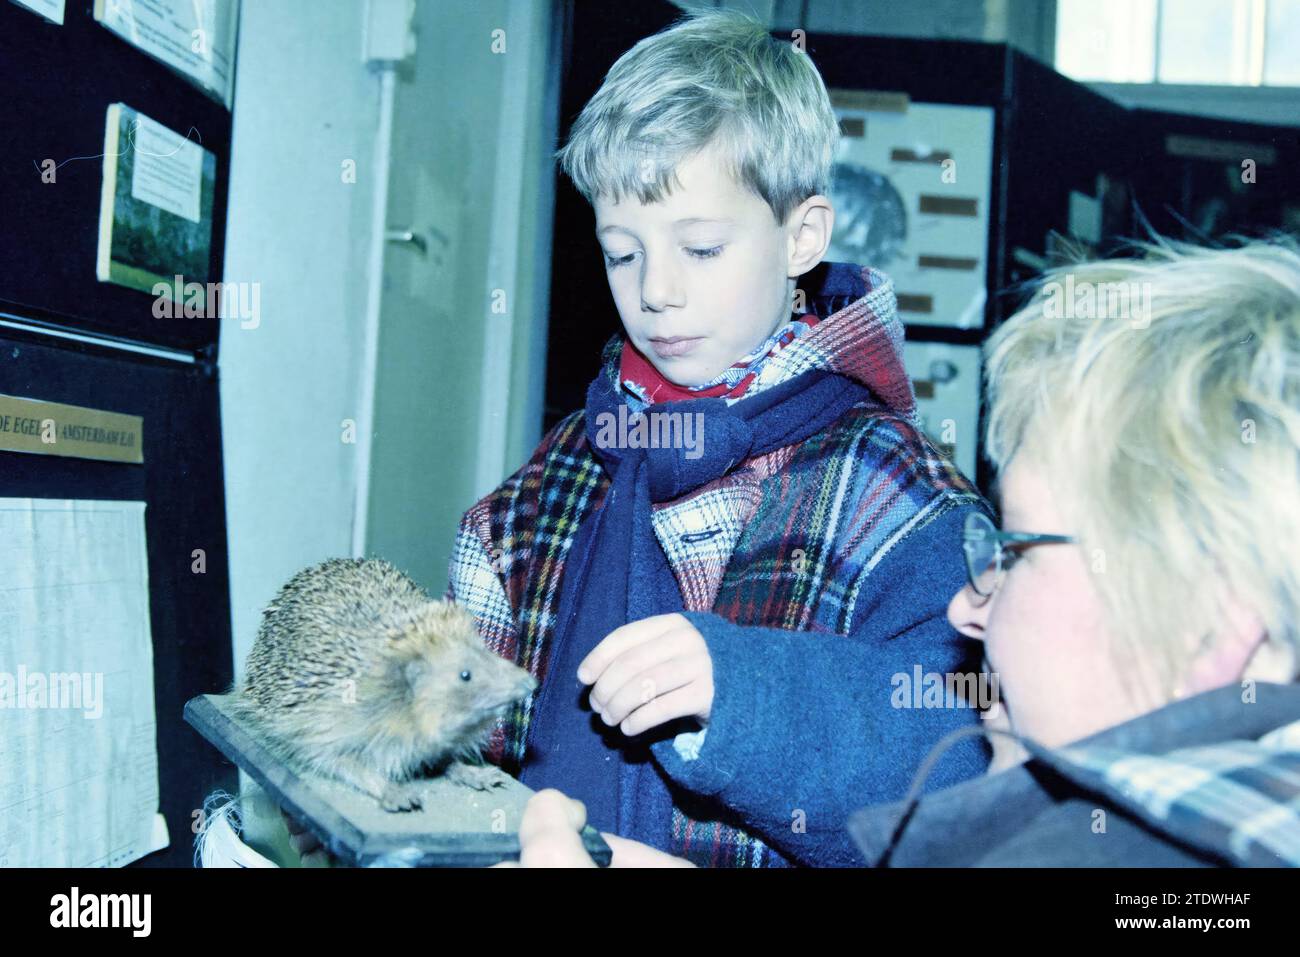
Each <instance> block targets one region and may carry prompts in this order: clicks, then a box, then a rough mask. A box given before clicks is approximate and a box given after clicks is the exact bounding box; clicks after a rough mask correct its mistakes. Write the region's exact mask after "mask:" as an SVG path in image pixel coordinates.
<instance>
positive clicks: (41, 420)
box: [0, 395, 144, 463]
mask: <svg viewBox="0 0 1300 957" xmlns="http://www.w3.org/2000/svg"><path fill="white" fill-rule="evenodd" d="M0 451H7V452H34V453H36V454H38V455H66V456H70V457H72V458H78V459H101V460H103V461H105V462H134V463H142V462H144V419H142V418H141V417H140V416H138V415H123V414H122V413H120V412H103V411H101V410H99V409H87V408H85V407H83V406H80V405H64V404H62V403H61V402H45V401H43V400H41V399H24V398H21V397H19V396H13V395H0Z"/></svg>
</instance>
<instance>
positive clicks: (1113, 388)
mask: <svg viewBox="0 0 1300 957" xmlns="http://www.w3.org/2000/svg"><path fill="white" fill-rule="evenodd" d="M1134 245H1135V246H1137V247H1139V249H1140V251H1141V252H1142V253H1143V256H1142V257H1141V258H1133V259H1112V260H1105V261H1099V262H1085V263H1078V264H1072V265H1066V266H1061V267H1059V268H1056V269H1052V270H1050V271H1049V272H1047V273H1046V274H1045V275H1044V276H1043V281H1042V282H1041V284H1039V285H1038V287H1037V290H1036V291H1035V293H1034V295H1033V298H1032V299H1031V300H1030V301H1029V303H1028V304H1027V305H1026V306H1025V307H1024V308H1022V309H1021V310H1020V311H1018V312H1017V313H1016V314H1015V315H1013V316H1012V317H1011V318H1010V319H1008V320H1007V321H1006V322H1005V323H1004V324H1003V325H1002V326H1001V327H1000V328H999V329H998V330H997V331H996V332H995V333H994V334H993V335H992V336H991V337H990V339H989V340H988V342H987V344H986V346H985V372H986V376H987V383H986V385H987V396H988V412H987V429H988V431H987V451H988V455H989V457H990V459H991V460H992V462H993V463H994V464H995V465H996V466H997V467H998V468H999V469H1002V468H1004V467H1005V466H1006V464H1007V462H1008V461H1010V459H1011V458H1012V456H1014V455H1015V454H1016V453H1017V452H1018V451H1019V450H1020V449H1021V448H1026V449H1032V451H1030V452H1027V455H1026V457H1027V458H1032V460H1033V461H1034V462H1035V463H1036V464H1038V465H1040V466H1041V467H1042V468H1043V469H1045V475H1046V476H1047V478H1048V481H1049V482H1050V485H1051V488H1052V490H1053V492H1054V494H1056V495H1057V496H1058V504H1059V505H1060V507H1061V511H1062V514H1063V515H1064V516H1065V517H1066V520H1067V521H1069V522H1070V523H1071V526H1072V527H1071V529H1070V531H1072V532H1073V533H1074V534H1076V535H1078V536H1079V537H1080V539H1081V542H1082V544H1083V547H1084V548H1085V550H1086V551H1085V556H1086V557H1087V559H1088V560H1089V561H1090V563H1091V565H1092V569H1093V571H1094V572H1096V573H1097V574H1095V575H1094V580H1095V582H1096V585H1097V588H1098V591H1099V594H1100V595H1101V596H1102V599H1103V602H1104V604H1105V606H1106V607H1107V611H1108V614H1109V616H1110V624H1111V626H1112V631H1113V632H1114V633H1115V634H1116V635H1117V636H1118V637H1120V638H1121V639H1122V641H1121V645H1120V647H1121V649H1127V650H1131V649H1132V648H1134V647H1135V645H1136V644H1138V643H1140V644H1141V645H1143V646H1144V647H1146V648H1148V649H1149V651H1150V652H1153V653H1154V657H1155V660H1156V661H1157V663H1158V664H1159V665H1160V666H1162V668H1163V676H1164V679H1165V680H1166V682H1168V684H1169V686H1170V687H1172V686H1173V684H1174V683H1175V682H1176V680H1177V675H1178V669H1179V667H1180V665H1185V662H1186V655H1187V652H1188V651H1189V650H1190V649H1188V648H1187V647H1186V646H1181V645H1180V644H1179V639H1184V640H1185V639H1186V638H1187V637H1188V636H1191V637H1192V638H1196V637H1198V636H1200V637H1209V635H1210V634H1213V633H1214V632H1215V631H1216V630H1217V628H1218V625H1219V623H1220V622H1221V621H1223V618H1222V616H1223V615H1224V614H1225V607H1226V606H1225V604H1224V603H1225V601H1226V596H1227V595H1232V596H1233V597H1235V599H1236V600H1237V601H1238V602H1239V603H1240V604H1241V605H1242V606H1244V607H1246V608H1248V609H1250V610H1252V611H1254V612H1256V613H1258V614H1259V615H1260V617H1261V618H1262V620H1263V623H1264V626H1265V628H1266V629H1267V630H1268V633H1269V635H1270V636H1271V637H1272V638H1274V639H1278V640H1284V641H1290V642H1292V643H1295V642H1296V640H1297V630H1298V628H1297V626H1298V625H1300V617H1298V611H1300V608H1298V607H1297V606H1298V605H1300V250H1298V249H1297V245H1296V243H1295V241H1294V240H1291V239H1287V238H1279V239H1275V240H1272V241H1267V242H1265V241H1254V242H1250V241H1243V240H1234V243H1233V245H1232V246H1231V247H1230V248H1219V249H1209V248H1203V247H1198V246H1194V245H1190V244H1185V243H1177V242H1172V241H1159V242H1155V243H1140V244H1134ZM1028 531H1040V530H1038V529H1028ZM1219 583H1222V584H1223V585H1226V588H1218V587H1215V586H1216V585H1218V584H1219Z"/></svg>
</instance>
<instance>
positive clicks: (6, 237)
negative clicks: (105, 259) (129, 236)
mask: <svg viewBox="0 0 1300 957" xmlns="http://www.w3.org/2000/svg"><path fill="white" fill-rule="evenodd" d="M91 7H92V4H91V0H69V2H68V5H67V13H66V15H65V22H64V25H63V26H57V25H55V24H52V23H48V22H47V21H46V20H44V19H43V18H41V17H39V16H37V15H36V14H34V13H31V12H29V11H27V10H25V9H23V8H21V7H18V6H15V5H14V4H11V3H7V2H5V3H0V90H3V93H2V94H0V130H4V131H5V135H4V137H3V138H0V310H4V311H8V312H11V313H17V314H19V315H24V316H26V315H36V316H39V317H41V318H43V319H47V320H49V321H52V322H55V323H57V324H59V325H63V326H66V327H69V328H77V329H85V330H92V331H96V332H99V333H104V334H107V335H111V336H115V337H122V338H127V339H134V340H139V341H142V342H151V343H159V344H164V345H169V346H172V347H178V348H185V349H190V350H200V349H203V350H205V351H207V352H208V353H209V354H210V355H211V354H213V352H214V350H215V343H216V341H217V333H218V326H219V324H220V320H217V319H210V318H209V319H198V318H191V319H156V318H154V316H153V313H152V306H153V296H151V295H149V294H148V293H144V292H138V291H136V290H132V289H127V288H125V287H122V286H117V285H113V284H110V283H101V282H99V281H98V280H97V279H96V278H95V253H96V248H97V245H98V239H99V200H100V188H101V185H102V182H103V160H102V159H101V158H100V157H101V156H102V154H103V152H104V122H105V116H106V113H107V110H108V106H109V104H111V103H115V102H118V101H121V102H124V103H126V104H128V105H129V106H131V107H133V108H135V109H137V110H139V111H141V112H142V113H144V114H145V115H146V116H148V117H150V118H151V119H154V120H157V121H158V122H159V123H162V124H163V125H164V126H166V127H168V128H169V129H171V130H172V131H174V132H176V133H179V134H180V135H182V136H184V135H186V133H187V131H189V130H190V128H191V127H193V128H194V129H193V132H190V133H189V137H190V139H192V140H194V141H195V142H197V143H199V144H201V145H202V146H203V148H204V149H206V150H208V151H209V152H212V153H215V154H216V158H217V179H216V194H215V196H214V200H213V209H214V210H215V214H214V219H215V222H214V223H213V236H212V259H211V264H210V275H211V278H212V281H216V280H217V279H219V278H220V271H221V265H222V262H223V259H224V257H223V254H222V250H223V247H224V243H225V208H226V192H227V183H228V181H229V156H230V126H231V118H230V113H229V112H228V111H227V110H226V109H225V107H224V106H223V105H222V104H220V103H218V102H217V101H216V100H213V99H211V98H210V97H209V96H207V95H206V94H205V93H203V92H202V91H201V90H199V89H198V88H197V87H195V86H194V85H193V84H191V83H190V82H189V81H188V80H185V79H183V78H181V77H180V76H179V75H178V74H176V73H173V72H172V71H171V70H169V69H168V68H167V67H165V66H163V65H162V64H161V63H159V62H157V61H156V60H154V59H153V58H152V57H150V56H148V55H147V54H145V53H143V52H142V51H140V50H137V49H136V48H135V47H133V46H131V45H130V44H128V43H127V42H126V41H124V40H122V39H121V38H119V37H118V36H117V35H116V34H114V33H112V32H110V31H109V30H106V29H105V28H104V27H102V26H100V25H99V24H98V23H96V22H95V20H94V18H93V17H92V16H91V12H90V11H91ZM47 158H48V159H53V160H54V162H55V163H56V164H57V165H58V170H57V174H56V175H57V182H55V183H43V182H41V171H40V169H39V164H40V163H42V162H43V161H44V160H45V159H47ZM187 278H189V277H187Z"/></svg>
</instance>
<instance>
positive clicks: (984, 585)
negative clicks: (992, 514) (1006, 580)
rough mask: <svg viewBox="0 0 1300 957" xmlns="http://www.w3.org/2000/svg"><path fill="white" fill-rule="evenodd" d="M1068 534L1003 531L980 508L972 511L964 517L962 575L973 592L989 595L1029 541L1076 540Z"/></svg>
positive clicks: (1041, 542) (1060, 542)
mask: <svg viewBox="0 0 1300 957" xmlns="http://www.w3.org/2000/svg"><path fill="white" fill-rule="evenodd" d="M1077 541H1078V539H1077V538H1074V537H1073V536H1072V535H1031V534H1029V533H1027V532H1003V531H1000V530H999V529H998V527H997V526H996V525H994V524H993V522H992V521H990V520H989V517H988V516H987V515H985V514H984V513H983V512H972V513H971V514H970V515H969V516H968V517H967V519H966V530H965V532H964V534H963V536H962V550H963V551H964V552H965V553H966V577H967V578H968V579H969V580H970V586H971V588H973V589H975V594H977V595H980V596H982V597H984V598H988V597H990V596H991V595H992V594H993V593H994V592H995V591H997V590H998V586H999V585H1001V584H1002V579H1003V577H1004V576H1005V575H1006V573H1007V569H1009V568H1010V567H1011V566H1012V565H1014V564H1015V563H1016V561H1017V559H1019V558H1020V553H1021V552H1022V551H1023V550H1024V549H1026V548H1029V547H1030V546H1033V545H1052V544H1064V543H1068V542H1077Z"/></svg>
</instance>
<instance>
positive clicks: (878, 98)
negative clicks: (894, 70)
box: [826, 87, 912, 113]
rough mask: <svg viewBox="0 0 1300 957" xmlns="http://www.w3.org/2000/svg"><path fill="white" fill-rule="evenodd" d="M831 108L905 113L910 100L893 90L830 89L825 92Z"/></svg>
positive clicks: (905, 95) (904, 94) (910, 103)
mask: <svg viewBox="0 0 1300 957" xmlns="http://www.w3.org/2000/svg"><path fill="white" fill-rule="evenodd" d="M826 93H827V95H828V96H829V97H830V101H831V106H833V107H834V106H838V107H840V108H841V109H845V110H865V111H867V112H868V113H871V112H880V113H906V112H907V110H908V107H910V106H911V105H912V98H911V97H910V96H908V95H907V94H906V93H903V92H901V91H895V90H848V89H840V88H835V87H831V88H829V89H827V91H826Z"/></svg>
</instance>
